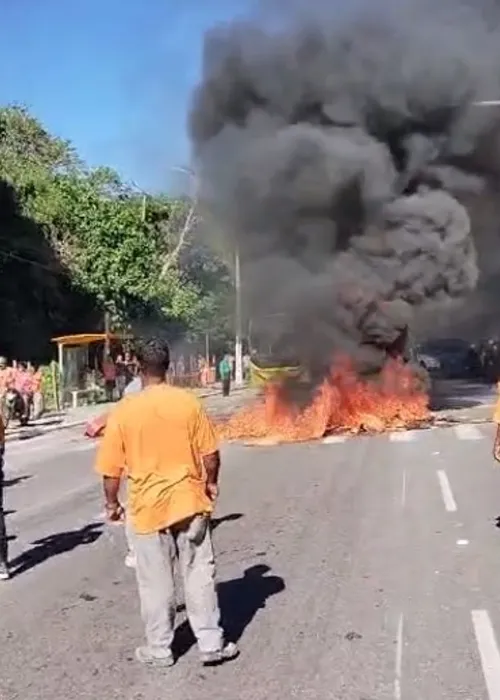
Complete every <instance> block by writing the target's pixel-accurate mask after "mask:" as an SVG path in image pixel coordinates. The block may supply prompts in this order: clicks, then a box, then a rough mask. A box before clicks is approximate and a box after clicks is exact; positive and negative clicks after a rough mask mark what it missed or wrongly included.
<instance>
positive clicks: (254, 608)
mask: <svg viewBox="0 0 500 700" xmlns="http://www.w3.org/2000/svg"><path fill="white" fill-rule="evenodd" d="M270 571H271V569H270V568H269V566H267V565H265V564H257V565H256V566H252V567H250V568H249V569H247V570H246V571H245V572H244V574H243V576H242V577H241V578H236V579H232V580H230V581H222V582H221V583H220V584H219V586H218V591H219V601H220V607H221V612H222V624H223V627H224V632H225V635H226V640H227V641H229V642H237V641H238V640H239V639H240V637H241V636H242V634H243V632H244V631H245V629H246V628H247V627H248V625H249V624H250V623H251V622H252V620H253V618H254V617H255V615H256V614H257V612H258V610H260V609H262V608H264V607H265V606H266V601H267V599H268V598H270V597H271V596H273V595H276V594H277V593H281V592H282V591H284V590H285V582H284V580H283V579H282V578H281V577H280V576H268V575H267V574H268V573H269V572H270ZM194 643H195V639H194V636H193V633H192V631H191V628H190V626H189V623H188V622H187V620H186V621H185V622H183V623H182V624H181V625H180V627H179V628H178V629H177V630H176V634H175V640H174V653H175V655H176V656H177V657H179V656H184V654H186V653H187V652H188V651H189V649H190V648H191V647H192V646H193V644H194Z"/></svg>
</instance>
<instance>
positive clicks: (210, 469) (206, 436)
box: [193, 404, 221, 501]
mask: <svg viewBox="0 0 500 700" xmlns="http://www.w3.org/2000/svg"><path fill="white" fill-rule="evenodd" d="M193 437H194V442H195V449H196V452H197V453H198V454H199V455H200V457H201V460H202V462H203V469H204V472H205V478H206V489H207V496H208V497H209V498H210V500H212V501H214V500H215V499H216V498H217V496H218V495H219V472H220V463H221V459H220V452H219V445H218V440H217V435H216V432H215V429H214V426H213V424H212V421H211V420H210V418H209V417H208V415H207V413H206V412H205V410H204V408H203V406H202V405H201V404H199V405H198V409H197V415H196V421H195V430H194V436H193Z"/></svg>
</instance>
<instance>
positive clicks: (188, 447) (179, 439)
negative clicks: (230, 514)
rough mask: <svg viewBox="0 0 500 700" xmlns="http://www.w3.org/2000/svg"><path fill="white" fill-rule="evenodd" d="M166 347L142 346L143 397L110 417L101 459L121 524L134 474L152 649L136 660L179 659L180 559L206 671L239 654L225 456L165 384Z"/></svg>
mask: <svg viewBox="0 0 500 700" xmlns="http://www.w3.org/2000/svg"><path fill="white" fill-rule="evenodd" d="M169 358H170V355H169V349H168V346H167V345H166V344H165V343H163V342H162V341H160V340H158V339H151V340H149V341H146V342H144V343H143V344H142V345H141V347H140V349H139V351H138V353H137V359H138V364H139V369H140V372H141V376H142V380H143V387H144V388H143V391H141V392H139V393H138V394H135V395H133V396H128V397H126V398H124V399H123V401H121V402H120V403H119V404H117V406H116V407H115V409H114V410H113V411H112V412H111V414H110V416H109V420H108V423H107V426H106V432H105V434H104V438H103V440H102V443H101V445H100V449H99V452H98V455H97V461H96V470H97V471H98V473H99V474H101V475H102V476H103V481H104V494H105V501H106V512H107V516H108V518H109V520H110V521H116V520H120V519H122V518H123V508H122V506H121V504H120V502H119V500H118V492H119V488H120V479H121V477H122V475H123V471H124V469H126V471H127V477H128V486H129V511H130V517H131V524H132V528H133V538H134V547H135V553H136V577H137V583H138V589H139V598H140V602H141V612H142V617H143V621H144V624H145V628H146V640H147V645H146V646H141V647H138V648H137V649H136V658H137V659H138V661H140V662H142V663H145V664H149V665H156V666H171V665H172V664H173V663H174V662H175V659H174V657H173V654H172V650H171V645H172V642H173V638H174V618H175V611H176V598H175V587H174V572H173V565H174V557H175V556H177V558H178V559H179V565H180V571H181V574H182V578H183V582H184V589H185V601H186V611H187V615H188V619H189V622H190V624H191V627H192V629H193V632H194V634H195V636H196V639H197V642H198V647H199V650H200V654H201V660H202V663H203V664H204V665H211V664H215V663H221V662H223V661H228V660H230V659H233V658H235V657H236V656H237V655H238V650H237V647H236V645H234V644H231V643H229V644H227V643H225V640H224V635H223V631H222V628H221V624H220V611H219V604H218V600H217V593H216V586H215V565H214V552H213V547H212V538H211V528H210V514H211V512H212V510H213V506H214V501H215V499H216V497H217V495H218V477H219V467H220V455H219V450H218V445H217V439H216V436H215V431H214V428H213V426H212V424H211V422H210V420H209V418H208V416H207V414H206V413H205V411H204V409H203V406H202V405H201V403H200V401H199V400H198V399H197V398H196V397H195V396H194V395H193V394H191V393H190V392H188V391H185V390H183V389H180V388H178V387H173V386H170V385H168V384H167V383H166V381H165V377H166V373H167V370H168V366H169Z"/></svg>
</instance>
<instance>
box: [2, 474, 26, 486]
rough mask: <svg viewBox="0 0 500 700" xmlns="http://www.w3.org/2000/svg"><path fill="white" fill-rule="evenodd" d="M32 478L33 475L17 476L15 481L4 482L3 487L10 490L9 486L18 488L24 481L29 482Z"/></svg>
mask: <svg viewBox="0 0 500 700" xmlns="http://www.w3.org/2000/svg"><path fill="white" fill-rule="evenodd" d="M32 478H33V475H32V474H25V475H24V476H16V477H14V478H13V479H5V480H4V482H3V486H4V488H6V489H8V488H9V486H16V485H17V484H21V483H22V482H23V481H27V480H28V479H32Z"/></svg>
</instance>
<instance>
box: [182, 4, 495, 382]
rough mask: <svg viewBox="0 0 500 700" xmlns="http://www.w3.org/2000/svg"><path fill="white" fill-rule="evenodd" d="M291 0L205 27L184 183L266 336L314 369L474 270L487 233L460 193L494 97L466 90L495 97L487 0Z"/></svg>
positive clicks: (486, 137) (476, 159) (490, 139)
mask: <svg viewBox="0 0 500 700" xmlns="http://www.w3.org/2000/svg"><path fill="white" fill-rule="evenodd" d="M296 4H297V3H293V5H294V6H295V5H296ZM313 4H314V3H313ZM325 4H326V3H325ZM289 7H290V8H291V7H292V5H289ZM290 14H291V11H290V12H289V13H283V14H282V15H281V16H278V17H276V16H275V17H274V20H273V22H269V24H266V25H264V23H259V22H258V21H255V20H252V21H248V22H235V23H234V24H229V25H225V26H221V27H216V28H215V29H213V30H212V31H210V32H209V33H208V34H207V35H206V38H205V47H204V58H203V73H202V80H201V83H200V85H199V86H198V87H197V89H196V91H195V94H194V96H193V106H192V111H191V114H190V121H189V130H190V135H191V139H192V144H193V151H194V157H195V161H196V166H197V170H198V172H199V178H200V199H201V201H202V202H203V206H204V207H205V208H206V211H207V212H209V214H210V217H209V218H210V221H212V222H215V225H216V227H217V230H218V232H219V234H220V232H222V235H223V236H224V237H225V241H224V245H225V247H226V250H233V249H235V248H236V247H237V248H238V249H239V251H240V254H241V257H242V263H243V279H244V290H245V311H246V314H247V315H248V316H249V317H251V318H252V322H253V327H254V329H256V330H257V332H260V333H261V335H263V336H265V337H266V339H267V341H268V344H269V345H270V346H271V347H272V348H273V350H274V351H275V352H277V353H278V354H282V355H284V356H287V355H288V356H290V355H293V356H295V357H297V359H299V360H300V361H301V362H304V363H307V364H308V365H309V366H310V367H311V368H313V369H317V370H318V371H323V370H324V369H325V367H326V366H327V365H328V364H329V362H330V360H331V357H332V353H333V352H335V351H346V352H348V353H350V354H351V355H353V356H354V357H355V358H357V359H358V361H360V362H368V363H370V364H372V363H373V364H376V363H380V361H381V360H382V359H383V357H384V355H385V352H384V350H385V348H387V346H389V345H391V344H392V343H394V342H395V341H396V340H397V338H398V337H399V336H400V334H401V332H402V331H403V330H404V329H405V327H406V326H407V325H408V324H412V323H413V322H416V321H417V320H418V318H419V317H420V316H422V317H424V315H425V316H426V318H429V311H431V312H433V311H434V310H436V311H439V309H442V308H443V305H446V304H449V303H450V302H453V301H455V300H460V299H464V298H467V296H468V295H469V294H470V293H471V291H472V290H474V288H475V287H476V285H477V281H478V277H479V268H478V252H477V248H478V246H479V248H480V247H481V240H480V237H481V236H485V237H490V239H491V235H492V234H491V230H490V229H491V225H490V224H488V225H487V226H486V227H485V226H481V227H480V229H481V231H480V232H479V234H477V235H476V231H475V229H474V218H473V217H471V211H472V210H473V207H471V208H469V206H468V203H470V202H473V201H476V200H477V198H481V197H485V196H486V195H487V193H488V191H489V190H490V189H491V187H492V186H493V184H494V183H495V182H496V180H497V177H498V173H499V168H498V162H499V159H498V155H499V152H500V151H499V148H498V138H497V136H496V134H497V132H496V125H497V122H498V116H499V115H500V108H498V109H495V108H485V107H480V106H477V105H476V104H474V103H476V102H478V101H481V100H486V99H492V98H495V97H499V98H500V30H499V26H500V25H499V23H498V19H499V17H500V13H499V11H498V8H497V6H496V5H495V4H494V3H484V4H483V5H482V6H480V5H479V4H478V3H476V4H475V6H474V7H471V6H469V5H468V4H467V3H466V2H460V0H455V1H453V2H451V1H450V2H446V0H444V1H443V2H440V3H439V4H438V7H435V6H434V4H431V3H428V2H426V1H425V0H421V1H418V0H407V1H406V2H405V1H403V2H398V3H393V2H391V1H390V0H387V2H370V3H367V4H366V5H363V4H362V5H360V4H359V3H358V4H357V5H356V4H355V5H354V6H353V9H345V8H344V9H343V10H342V11H340V10H338V8H337V11H333V10H332V9H331V8H328V9H324V8H322V7H321V6H320V5H317V6H316V7H314V11H312V10H311V11H309V10H308V11H305V10H303V9H301V8H300V7H298V8H297V7H295V9H294V12H293V16H292V17H290ZM264 26H266V27H267V28H264ZM269 27H271V28H269ZM459 199H460V201H459ZM460 202H463V203H460ZM464 203H465V204H466V205H467V209H466V208H465V206H464ZM471 221H472V224H471ZM495 234H496V232H495ZM495 240H496V239H495ZM490 243H491V240H490V241H489V244H490ZM430 317H431V318H432V313H431V314H430Z"/></svg>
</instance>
